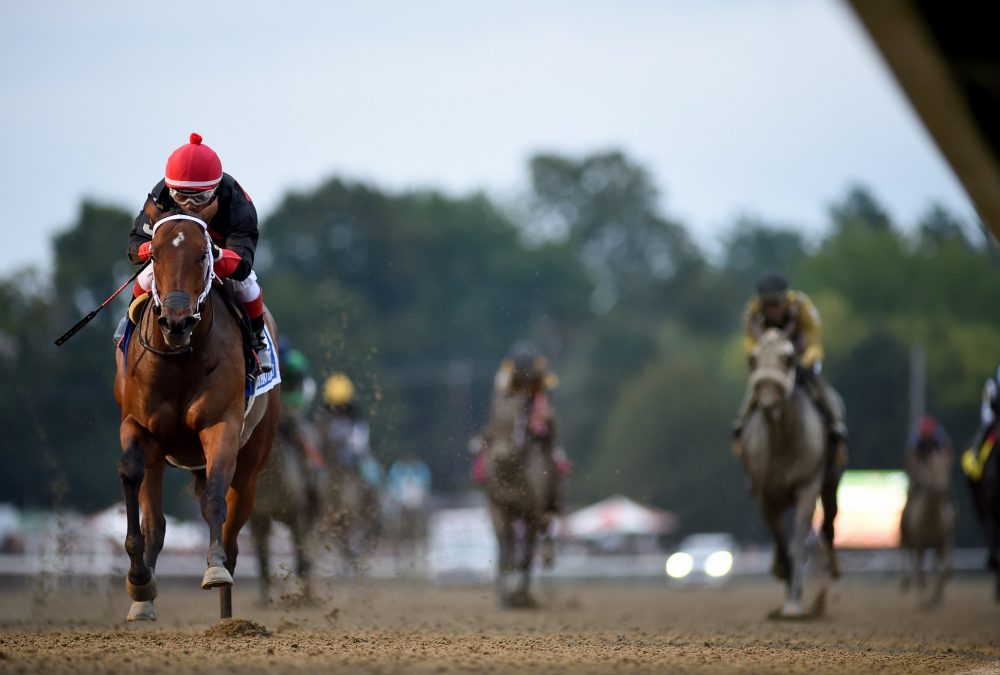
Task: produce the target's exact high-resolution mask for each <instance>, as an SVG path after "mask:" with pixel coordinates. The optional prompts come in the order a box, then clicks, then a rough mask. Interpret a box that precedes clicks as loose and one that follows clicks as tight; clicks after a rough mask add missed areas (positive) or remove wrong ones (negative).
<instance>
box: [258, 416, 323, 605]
mask: <svg viewBox="0 0 1000 675" xmlns="http://www.w3.org/2000/svg"><path fill="white" fill-rule="evenodd" d="M312 442H313V440H312V439H311V438H308V437H306V436H304V435H303V431H302V429H301V428H300V427H299V426H298V424H296V422H295V421H294V420H293V419H292V418H291V416H290V415H286V414H283V415H282V416H281V417H280V418H279V421H278V433H277V435H276V436H275V440H274V447H273V448H272V449H271V454H270V456H269V457H268V459H267V463H266V464H265V465H264V468H263V469H261V472H260V475H259V476H258V477H257V499H256V502H255V503H254V507H253V513H252V514H251V516H250V534H251V535H252V536H253V542H254V548H255V549H256V551H257V562H258V563H259V567H260V595H261V601H262V602H263V603H266V602H267V601H268V600H269V598H270V590H271V570H270V556H269V555H268V553H269V551H268V539H269V538H270V534H271V522H272V521H275V520H276V521H278V522H281V523H284V524H285V525H287V526H288V529H289V531H290V532H291V534H292V544H293V546H294V547H295V575H296V577H298V580H299V584H300V585H301V592H302V595H303V597H304V598H306V599H309V598H310V597H311V595H312V588H311V584H310V578H309V575H310V572H311V570H312V556H311V554H310V550H309V549H310V543H311V540H312V530H313V526H314V525H315V524H316V521H317V519H318V518H319V516H320V508H321V506H320V503H319V494H318V490H317V486H316V484H315V483H316V481H315V478H313V477H312V474H314V473H315V472H316V468H315V467H311V466H309V461H308V455H309V452H310V451H309V449H308V448H307V447H306V444H308V443H312ZM313 452H315V449H313Z"/></svg>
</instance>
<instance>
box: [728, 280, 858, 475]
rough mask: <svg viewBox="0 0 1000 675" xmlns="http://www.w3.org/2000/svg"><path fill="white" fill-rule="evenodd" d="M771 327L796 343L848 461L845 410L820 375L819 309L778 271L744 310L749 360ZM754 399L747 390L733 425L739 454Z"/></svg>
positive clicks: (808, 381) (801, 367)
mask: <svg viewBox="0 0 1000 675" xmlns="http://www.w3.org/2000/svg"><path fill="white" fill-rule="evenodd" d="M768 328H777V329H779V330H781V331H784V332H785V334H786V335H787V336H788V338H789V339H790V340H791V341H792V344H793V345H794V346H795V352H796V354H797V355H798V372H799V376H800V378H802V379H803V380H804V384H805V385H806V390H807V391H808V392H809V394H810V397H811V398H812V399H813V400H814V401H815V402H816V405H817V406H818V407H819V409H820V412H821V413H822V415H823V418H824V420H825V421H826V425H827V433H828V434H829V436H830V440H831V442H832V446H833V447H836V448H837V456H838V461H840V462H841V463H843V462H845V461H846V456H845V453H846V447H845V445H844V443H845V441H846V440H847V427H846V426H845V425H844V419H843V413H842V412H841V409H840V406H839V405H837V404H836V403H835V402H834V400H835V393H834V391H833V389H832V387H830V385H829V383H828V382H827V381H826V380H825V379H824V378H823V377H822V376H821V375H820V373H821V372H822V369H823V340H822V333H821V330H820V319H819V312H817V311H816V307H815V305H813V303H812V301H811V300H810V299H809V297H808V296H807V295H806V294H805V293H803V292H801V291H796V290H792V289H791V288H789V286H788V280H787V279H786V278H785V277H784V276H783V275H781V274H778V273H775V272H770V273H767V274H765V275H764V276H762V277H761V278H760V280H759V281H758V283H757V293H756V295H755V296H754V297H753V298H751V300H750V302H748V303H747V306H746V308H745V309H744V312H743V351H744V352H745V353H746V356H747V358H748V359H749V358H750V356H751V355H752V354H753V350H754V348H755V347H756V346H757V340H758V339H759V338H760V336H761V334H763V332H764V331H765V330H766V329H768ZM751 399H752V396H751V393H750V392H748V393H747V396H746V398H745V399H744V401H743V405H742V406H741V408H740V413H739V416H738V417H737V419H736V422H735V424H734V425H733V450H734V453H735V454H736V455H737V456H740V455H742V447H741V445H740V442H739V437H740V433H741V432H742V430H743V424H744V423H745V422H746V419H747V417H748V416H749V414H750V411H751V410H752V405H751V404H752V400H751Z"/></svg>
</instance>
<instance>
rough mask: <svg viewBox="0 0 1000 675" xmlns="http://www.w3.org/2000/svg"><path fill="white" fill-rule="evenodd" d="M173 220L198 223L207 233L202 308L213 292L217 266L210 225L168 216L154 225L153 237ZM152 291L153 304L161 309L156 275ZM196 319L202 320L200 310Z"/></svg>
mask: <svg viewBox="0 0 1000 675" xmlns="http://www.w3.org/2000/svg"><path fill="white" fill-rule="evenodd" d="M171 220H190V221H192V222H195V223H198V224H199V225H201V231H202V232H204V233H205V254H206V257H205V260H206V261H207V265H206V270H205V288H204V289H202V291H201V295H199V296H198V307H199V308H200V307H201V304H202V303H203V302H205V298H207V297H208V294H209V292H210V291H211V290H212V280H213V279H215V265H214V264H213V260H212V237H211V235H210V234H209V233H208V223H206V222H205V221H204V220H202V219H201V218H196V217H194V216H188V215H184V214H177V215H175V216H167V217H166V218H163V219H161V220H158V221H156V224H155V225H153V236H154V237H155V236H156V228H158V227H159V226H160V225H162V224H163V223H166V222H168V221H171ZM154 264H155V262H154ZM151 290H152V293H153V302H154V303H156V306H157V307H159V306H160V305H162V304H163V303H161V302H160V294H159V292H157V290H156V275H155V274H154V275H153V285H152V289H151ZM194 318H196V319H201V311H200V309H199V311H198V313H197V314H195V315H194Z"/></svg>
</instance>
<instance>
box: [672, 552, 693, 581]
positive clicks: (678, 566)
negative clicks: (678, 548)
mask: <svg viewBox="0 0 1000 675" xmlns="http://www.w3.org/2000/svg"><path fill="white" fill-rule="evenodd" d="M693 567H694V558H692V557H691V555H690V554H688V553H674V554H673V555H672V556H670V557H669V558H667V576H670V577H673V578H674V579H683V578H684V577H686V576H687V575H689V574H691V569H692V568H693Z"/></svg>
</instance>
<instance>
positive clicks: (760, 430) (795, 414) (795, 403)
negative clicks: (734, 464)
mask: <svg viewBox="0 0 1000 675" xmlns="http://www.w3.org/2000/svg"><path fill="white" fill-rule="evenodd" d="M748 387H749V393H750V395H751V396H752V402H753V410H752V412H751V414H750V416H749V417H748V419H747V421H746V424H745V425H744V426H743V430H742V433H741V435H740V441H741V444H742V446H743V448H744V451H743V454H742V458H743V462H744V464H745V466H746V470H747V474H748V475H749V477H750V482H751V486H752V492H753V496H754V500H755V501H756V502H757V506H758V508H759V509H760V512H761V515H762V516H763V517H764V520H765V522H766V523H767V526H768V528H769V529H770V531H771V535H772V537H773V539H774V560H773V563H772V566H771V572H772V573H773V574H774V575H775V576H776V577H777V578H778V579H781V580H783V581H785V583H786V587H787V589H786V596H785V602H784V604H783V606H782V607H781V609H780V610H779V611H778V612H777V615H778V616H780V617H783V618H801V617H805V616H806V615H807V612H806V610H805V608H804V604H803V587H804V583H805V565H806V555H807V549H806V540H807V538H808V536H809V534H810V532H811V530H812V520H813V514H814V512H815V509H816V500H817V498H822V503H823V525H822V528H821V537H820V540H821V542H822V543H823V545H824V548H825V549H826V554H827V555H826V558H827V571H828V572H829V574H830V576H831V577H836V576H837V574H838V572H837V566H836V557H835V553H834V550H833V538H834V537H833V521H834V518H835V517H836V514H837V497H836V495H837V485H838V483H839V481H840V475H841V473H842V472H841V470H840V469H839V468H838V467H837V466H836V465H835V463H834V462H833V460H832V453H830V452H829V451H828V447H827V443H828V438H827V434H826V429H825V425H824V422H823V418H822V416H821V414H820V412H819V410H818V409H817V407H816V405H815V404H814V402H813V401H812V400H811V399H810V398H809V395H808V394H807V393H806V391H805V389H804V387H801V386H796V356H795V348H794V347H793V345H792V343H791V342H790V341H789V340H788V338H787V337H786V336H785V334H784V333H782V332H781V331H779V330H777V329H774V328H770V329H768V330H766V331H765V332H764V333H763V335H761V337H760V339H759V340H758V342H757V347H756V349H755V350H754V356H753V370H752V372H751V374H750V381H749V384H748ZM789 509H791V510H792V511H793V529H792V536H791V539H790V540H789V538H788V537H787V535H786V533H785V527H784V523H783V522H782V521H783V517H784V514H785V513H786V511H788V510H789ZM825 593H826V586H825V584H824V587H823V589H822V591H821V592H820V594H819V595H818V596H817V599H816V604H815V605H814V607H813V609H812V613H813V614H819V613H820V612H822V608H823V603H824V601H825Z"/></svg>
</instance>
